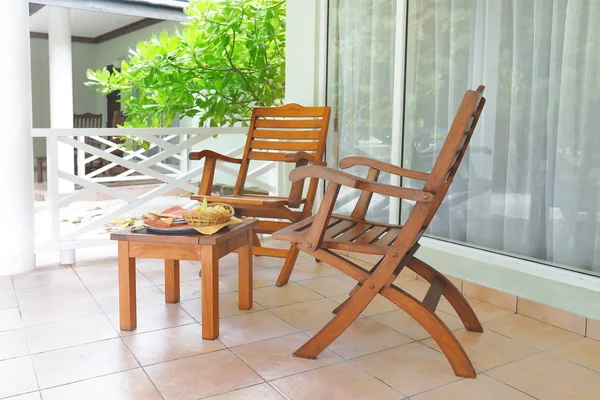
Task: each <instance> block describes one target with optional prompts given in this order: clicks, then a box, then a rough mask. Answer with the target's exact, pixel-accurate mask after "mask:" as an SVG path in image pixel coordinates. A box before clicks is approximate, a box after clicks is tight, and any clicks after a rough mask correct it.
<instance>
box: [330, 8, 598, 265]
mask: <svg viewBox="0 0 600 400" xmlns="http://www.w3.org/2000/svg"><path fill="white" fill-rule="evenodd" d="M332 3H336V4H335V5H334V6H332V8H333V9H332V11H331V20H330V33H331V35H330V36H332V35H333V34H334V32H336V31H335V29H332V28H333V27H334V26H343V25H344V21H345V18H346V17H344V14H343V10H344V7H345V5H346V3H348V4H350V3H356V2H352V1H348V2H345V1H343V0H340V1H339V2H333V1H332ZM361 3H362V6H363V9H362V11H361V18H360V19H359V23H360V24H365V23H366V21H365V20H368V18H367V17H366V16H367V15H368V13H367V12H366V10H368V9H372V7H373V6H375V5H376V4H377V3H378V2H377V1H362V2H361ZM393 3H395V2H393ZM336 10H337V11H336ZM336 12H337V14H336ZM407 13H408V17H407V21H406V22H405V21H395V26H396V27H398V29H405V30H406V48H405V51H406V65H405V69H404V70H405V76H404V77H403V81H399V80H398V78H396V79H394V74H393V73H392V74H388V75H385V74H383V75H378V77H379V78H380V79H387V86H386V85H383V84H382V85H380V86H376V87H379V88H382V89H381V90H383V88H384V87H388V88H389V90H392V88H393V87H394V86H395V85H398V84H401V85H402V86H403V89H404V108H403V110H401V111H402V112H403V115H402V117H403V127H404V129H403V132H402V135H401V145H400V148H399V149H396V150H397V151H399V150H401V151H402V164H403V166H404V167H407V168H411V169H417V170H422V171H429V170H430V169H431V167H432V165H433V162H434V160H435V158H436V157H437V155H438V153H439V151H440V149H441V145H442V143H443V140H444V139H445V136H446V133H447V131H448V127H449V125H450V123H451V122H452V118H453V117H454V114H455V112H456V109H457V108H458V104H459V102H460V99H461V97H462V95H463V94H464V91H465V90H467V89H472V88H475V87H477V86H478V85H480V84H483V85H485V86H486V97H487V100H488V102H487V104H486V108H485V110H484V113H483V115H482V118H481V120H480V123H479V126H478V128H477V130H476V132H475V134H474V136H473V139H472V142H471V143H472V144H471V148H470V150H469V153H468V155H467V157H466V158H465V160H464V161H463V163H462V166H461V168H460V169H459V171H458V173H457V176H456V178H455V180H454V182H453V185H452V187H451V190H450V192H449V194H448V196H447V198H446V199H445V201H444V204H443V205H442V207H441V208H440V211H439V213H438V216H437V217H436V219H435V220H434V221H433V222H432V224H431V226H430V229H429V232H428V234H430V235H433V236H437V237H441V238H444V239H450V240H453V241H457V242H462V243H465V244H468V245H472V246H477V247H482V248H488V249H492V250H494V251H498V252H503V253H507V254H513V255H518V256H524V257H528V258H534V259H537V260H539V261H541V262H547V263H551V264H557V265H561V266H567V267H569V268H575V269H579V270H584V271H588V272H592V273H594V272H595V273H600V0H452V1H449V0H410V1H408V10H407ZM391 15H394V13H393V12H391V10H390V12H388V13H387V14H386V17H389V16H391ZM371 16H372V14H371ZM333 19H335V21H334V20H333ZM388 19H389V18H384V19H383V20H382V21H381V23H380V24H376V25H377V26H378V27H379V28H381V27H382V26H387V25H388V24H389V23H388V22H387V21H388ZM394 29H395V28H394ZM354 32H355V31H354V30H351V31H350V33H348V32H347V31H337V35H338V36H337V37H335V38H330V61H329V67H330V71H329V84H328V89H329V96H328V97H329V100H330V105H332V106H334V108H335V107H336V106H339V107H341V106H342V105H343V104H355V103H341V102H340V101H339V100H338V98H337V97H336V96H339V93H341V92H344V91H345V92H347V91H354V92H356V94H357V93H359V91H360V89H361V88H360V85H359V80H355V81H354V82H351V81H348V80H340V79H337V77H336V76H335V75H334V71H335V69H334V70H332V68H333V67H335V66H336V65H338V66H339V60H340V59H341V56H339V55H337V53H336V52H337V51H340V53H341V49H345V52H344V53H345V54H350V55H347V56H345V57H350V58H349V60H354V62H356V60H358V59H362V60H363V61H362V64H365V63H366V61H365V59H366V58H369V57H370V58H373V59H375V60H382V58H381V57H377V56H378V55H379V54H381V53H379V52H378V51H377V49H381V46H382V43H386V44H387V43H388V42H382V41H380V42H377V43H370V44H369V43H366V42H361V43H362V44H361V46H362V47H359V46H357V45H356V44H355V42H353V41H352V40H349V38H354V37H355V36H354V35H355V33H354ZM336 43H337V44H336ZM332 45H334V46H333V47H331V46H332ZM369 46H370V47H369ZM348 47H350V48H352V49H354V54H351V53H352V51H350V50H349V48H348ZM365 47H367V48H366V49H365ZM393 49H394V47H393V46H392V47H391V48H389V51H390V53H391V52H392V51H393ZM336 60H338V61H337V62H338V64H336ZM349 60H346V61H344V62H345V64H346V65H348V63H349V62H350V61H349ZM389 60H390V61H389V63H391V65H390V69H393V68H394V65H393V64H394V60H395V57H393V56H389ZM372 62H375V61H372ZM362 83H363V84H365V82H364V81H363V82H362ZM350 87H351V89H350ZM371 90H373V89H368V90H367V89H365V90H364V91H363V92H360V93H369V92H370V91H371ZM377 94H379V93H377ZM377 99H381V102H385V100H383V96H379V95H378V96H377ZM389 104H391V103H389ZM389 104H388V105H389ZM361 106H363V107H368V108H371V106H370V104H369V103H368V102H365V103H362V104H361ZM353 107H354V108H352V110H353V111H354V112H353V113H352V115H353V116H358V115H360V113H358V112H357V111H358V110H361V111H362V112H370V113H372V112H377V111H382V110H384V109H385V106H384V105H382V104H381V103H377V105H376V106H375V107H376V108H375V109H374V110H371V111H366V110H365V109H364V108H361V107H357V106H354V105H353ZM394 112H397V110H393V109H392V111H391V113H392V116H391V117H390V118H389V119H388V121H391V120H393V118H394V114H393V113H394ZM339 121H341V119H338V123H339ZM346 121H348V119H347V118H346ZM361 121H362V120H361ZM354 122H356V120H354ZM357 126H358V125H355V127H357ZM358 131H360V132H361V134H364V132H365V131H364V130H363V129H358ZM356 132H357V129H349V128H348V127H347V126H345V125H339V124H338V126H337V139H336V140H337V141H338V142H337V143H334V142H330V146H329V154H330V156H331V155H332V154H336V153H335V151H337V154H343V156H346V155H349V154H361V152H363V153H366V155H367V156H372V157H381V159H384V160H385V161H389V157H388V159H385V158H383V156H380V155H379V154H378V153H377V152H376V151H375V150H374V148H370V147H368V146H366V145H364V144H365V141H364V140H362V141H361V140H358V141H357V140H356ZM375 132H376V130H375V129H373V130H371V131H369V133H368V134H369V137H370V138H373V137H377V138H378V139H379V138H384V137H385V136H384V135H381V136H376V134H375ZM332 136H333V135H332ZM363 137H364V136H363ZM369 140H370V141H369V143H371V140H372V139H369ZM379 140H380V141H381V142H382V143H387V144H388V145H389V146H391V143H392V141H391V140H389V141H388V142H385V141H384V140H381V139H379ZM390 150H391V149H390ZM388 153H390V152H388ZM386 154H387V153H386ZM330 161H331V160H330ZM331 165H333V163H331ZM358 172H362V174H363V176H364V171H358ZM385 179H389V177H385ZM403 184H404V185H406V186H416V182H410V181H405V182H403ZM382 206H384V207H386V206H387V205H386V204H384V200H382ZM411 207H412V205H411V204H409V203H406V202H404V203H403V204H402V207H401V219H402V218H405V217H406V216H407V214H408V212H409V211H410V208H411ZM374 216H376V217H378V218H381V219H384V218H385V217H386V216H387V214H386V213H385V212H383V213H379V214H377V211H375V215H374Z"/></svg>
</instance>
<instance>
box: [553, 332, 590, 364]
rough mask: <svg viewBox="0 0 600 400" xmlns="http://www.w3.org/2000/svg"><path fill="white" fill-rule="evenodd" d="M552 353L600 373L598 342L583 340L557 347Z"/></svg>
mask: <svg viewBox="0 0 600 400" xmlns="http://www.w3.org/2000/svg"><path fill="white" fill-rule="evenodd" d="M550 352H551V353H552V354H555V355H557V356H559V357H562V358H565V359H567V360H569V361H572V362H574V363H576V364H579V365H583V366H584V367H587V368H590V369H593V370H595V371H597V372H600V342H599V341H597V340H593V339H588V338H582V339H579V340H577V341H575V342H571V343H567V344H565V345H562V346H559V347H555V348H553V349H551V350H550Z"/></svg>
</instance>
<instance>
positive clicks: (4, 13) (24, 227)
mask: <svg viewBox="0 0 600 400" xmlns="http://www.w3.org/2000/svg"><path fill="white" fill-rule="evenodd" d="M0 37H2V40H0V54H2V55H3V56H2V62H0V76H2V77H4V81H3V87H2V91H3V93H4V94H5V96H4V101H0V104H1V106H0V121H2V123H1V124H0V137H1V138H2V145H1V146H0V182H2V188H3V189H4V193H3V195H2V196H0V210H1V212H2V226H3V227H4V228H6V229H8V231H7V232H6V233H4V234H3V235H2V262H0V275H11V274H16V273H22V272H27V271H31V270H32V269H33V268H35V256H34V253H33V245H34V243H33V242H34V227H33V144H32V143H33V141H32V139H31V136H30V135H31V64H30V54H29V51H30V50H29V8H28V2H26V1H2V2H0Z"/></svg>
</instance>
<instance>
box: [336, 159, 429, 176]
mask: <svg viewBox="0 0 600 400" xmlns="http://www.w3.org/2000/svg"><path fill="white" fill-rule="evenodd" d="M355 165H363V166H366V167H370V168H373V169H376V170H378V171H383V172H387V173H389V174H394V175H398V176H403V177H405V178H410V179H418V180H420V181H426V180H427V179H428V178H429V174H428V173H425V172H419V171H413V170H411V169H406V168H401V167H398V166H396V165H394V164H388V163H385V162H382V161H379V160H374V159H372V158H367V157H359V156H350V157H346V158H344V159H343V160H342V161H340V168H341V169H346V168H350V167H353V166H355Z"/></svg>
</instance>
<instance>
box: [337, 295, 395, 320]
mask: <svg viewBox="0 0 600 400" xmlns="http://www.w3.org/2000/svg"><path fill="white" fill-rule="evenodd" d="M347 298H348V295H341V296H334V297H331V300H333V301H335V302H337V303H339V304H341V303H342V302H344V301H345V300H346V299H347ZM395 310H398V306H397V305H395V304H394V303H392V302H391V301H389V300H388V299H386V298H385V297H383V296H381V295H377V296H376V297H375V298H374V299H373V301H371V302H370V303H369V305H368V306H367V308H365V309H364V311H363V312H362V315H364V316H367V317H368V316H372V315H377V314H383V313H386V312H390V311H395Z"/></svg>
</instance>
